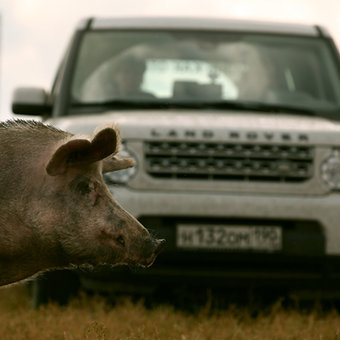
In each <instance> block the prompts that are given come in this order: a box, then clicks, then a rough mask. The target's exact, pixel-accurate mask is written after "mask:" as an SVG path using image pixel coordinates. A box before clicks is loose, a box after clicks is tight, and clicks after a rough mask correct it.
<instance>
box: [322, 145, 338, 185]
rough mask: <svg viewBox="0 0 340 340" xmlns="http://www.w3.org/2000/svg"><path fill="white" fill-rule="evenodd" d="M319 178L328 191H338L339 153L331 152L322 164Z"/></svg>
mask: <svg viewBox="0 0 340 340" xmlns="http://www.w3.org/2000/svg"><path fill="white" fill-rule="evenodd" d="M321 177H322V179H323V181H324V183H325V184H326V185H327V187H328V188H329V189H330V190H340V151H339V150H333V152H332V153H331V154H330V156H329V157H328V158H327V159H326V160H325V161H324V162H323V163H322V166H321Z"/></svg>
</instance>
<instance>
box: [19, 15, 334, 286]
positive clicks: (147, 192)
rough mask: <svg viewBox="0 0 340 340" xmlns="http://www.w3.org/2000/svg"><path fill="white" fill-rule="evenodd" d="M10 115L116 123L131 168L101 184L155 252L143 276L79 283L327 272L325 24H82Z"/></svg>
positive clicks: (84, 277) (304, 278)
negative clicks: (45, 78) (157, 245)
mask: <svg viewBox="0 0 340 340" xmlns="http://www.w3.org/2000/svg"><path fill="white" fill-rule="evenodd" d="M13 112H14V113H16V114H36V115H40V116H42V119H43V120H44V121H45V122H47V123H50V124H52V125H54V126H57V127H59V128H62V129H65V130H68V131H71V132H73V133H92V131H93V129H94V128H95V127H96V126H97V125H98V124H101V123H107V122H115V123H117V124H118V125H119V127H120V129H121V131H122V136H123V139H124V146H123V148H122V150H121V153H124V154H125V155H129V156H131V157H134V158H135V159H136V163H137V165H136V167H135V168H133V169H130V170H126V171H121V172H115V173H112V174H109V175H107V177H106V180H107V182H108V183H109V186H110V188H111V191H112V193H113V195H114V196H115V198H116V199H117V200H118V201H119V202H120V203H121V204H122V205H123V206H124V207H125V208H126V209H127V210H128V211H129V212H131V213H132V214H134V215H135V216H136V217H137V218H138V219H139V220H140V221H141V222H142V223H143V224H144V225H145V226H147V227H148V228H149V229H150V230H152V232H153V233H154V234H156V235H157V236H158V237H161V238H166V239H167V244H168V248H167V250H166V251H165V252H164V253H163V254H162V255H161V256H160V257H159V259H158V260H157V261H156V263H155V264H154V266H153V267H152V268H150V269H148V270H145V271H134V272H131V271H129V270H127V269H126V268H116V269H112V268H106V267H100V268H96V269H95V270H94V271H92V272H88V273H86V272H82V273H81V274H80V275H79V278H80V281H81V283H82V284H83V286H85V287H86V288H90V289H100V290H106V291H111V290H113V289H115V288H117V284H118V283H120V282H124V284H123V287H124V288H127V287H132V286H138V287H140V286H141V285H142V283H143V282H145V283H148V284H149V283H150V282H152V283H159V282H168V283H169V282H184V281H185V280H188V281H189V282H191V283H194V284H202V283H203V284H204V283H207V282H209V283H212V282H213V283H214V284H220V285H223V286H224V287H227V286H230V285H239V284H240V283H241V282H243V283H245V284H246V285H249V284H252V285H263V284H267V283H268V284H270V285H272V284H274V283H277V284H280V285H290V284H293V283H294V284H295V285H298V286H301V287H305V286H306V284H311V283H313V284H314V283H316V284H324V282H325V280H326V281H327V283H328V287H330V286H331V283H334V284H335V282H336V280H337V279H338V278H339V274H340V271H339V266H337V264H339V262H338V260H339V259H340V257H339V255H340V193H339V190H340V124H339V119H340V59H339V54H338V52H337V50H336V47H335V44H334V42H333V40H332V39H331V37H330V35H329V34H328V33H327V31H326V30H325V29H324V28H322V27H319V26H312V25H311V26H307V25H291V24H273V23H265V22H249V21H231V20H220V19H218V20H217V19H216V20H215V19H214V20H212V19H210V20H204V19H193V18H127V19H117V18H115V19H108V18H106V19H103V18H95V19H87V20H84V21H82V22H81V23H80V24H79V26H78V27H77V30H76V31H75V34H74V37H73V39H72V40H71V43H70V45H69V48H68V50H67V52H66V54H65V56H64V57H63V59H62V62H61V65H60V68H59V71H58V73H57V75H56V78H55V82H54V84H53V87H52V90H51V91H50V92H48V93H47V92H46V91H44V90H43V89H38V88H19V89H17V90H16V92H15V94H14V98H13ZM136 280H138V284H137V285H136V282H137V281H136Z"/></svg>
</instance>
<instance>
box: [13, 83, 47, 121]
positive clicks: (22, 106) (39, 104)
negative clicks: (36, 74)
mask: <svg viewBox="0 0 340 340" xmlns="http://www.w3.org/2000/svg"><path fill="white" fill-rule="evenodd" d="M12 111H13V113H15V114H19V115H31V116H43V115H50V114H51V112H52V105H51V104H48V95H47V93H46V91H45V90H44V89H43V88H38V87H19V88H17V89H16V90H15V91H14V93H13V99H12Z"/></svg>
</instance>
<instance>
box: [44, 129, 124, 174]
mask: <svg viewBox="0 0 340 340" xmlns="http://www.w3.org/2000/svg"><path fill="white" fill-rule="evenodd" d="M119 140H120V138H119V132H118V130H115V129H112V128H106V129H104V130H101V131H99V132H98V133H97V134H96V135H95V136H94V138H93V140H92V141H91V142H90V141H88V140H87V139H73V140H70V141H68V142H66V143H65V144H63V145H61V146H60V147H59V148H58V149H57V150H56V151H55V153H54V154H53V156H52V157H51V159H50V161H49V163H48V164H47V167H46V171H47V173H48V174H49V175H51V176H57V175H62V174H64V173H65V172H66V171H67V169H68V168H75V167H81V166H84V165H86V164H90V163H94V162H97V161H100V160H102V159H105V158H107V157H108V156H110V155H112V154H116V153H117V151H118V145H119V144H118V143H119Z"/></svg>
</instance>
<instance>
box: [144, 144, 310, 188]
mask: <svg viewBox="0 0 340 340" xmlns="http://www.w3.org/2000/svg"><path fill="white" fill-rule="evenodd" d="M144 147H145V149H144V150H145V163H146V172H147V173H148V174H149V175H150V176H152V177H157V178H175V179H187V180H190V179H206V180H240V181H271V182H303V181H306V180H308V179H309V178H311V177H312V175H313V158H314V148H313V147H309V146H301V145H281V144H245V143H244V144H243V143H202V142H161V141H152V142H145V145H144Z"/></svg>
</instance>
